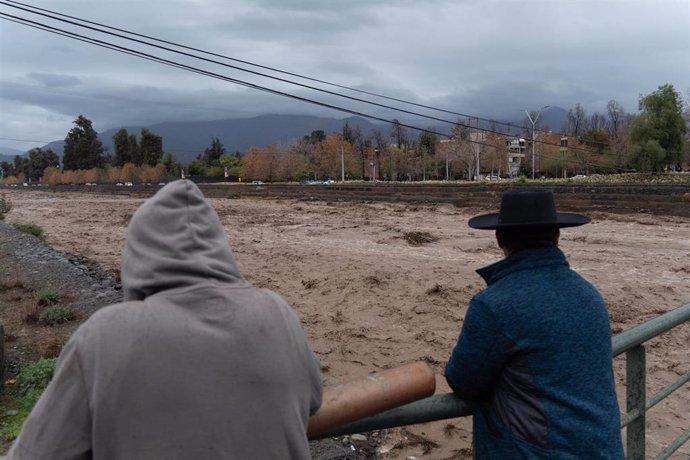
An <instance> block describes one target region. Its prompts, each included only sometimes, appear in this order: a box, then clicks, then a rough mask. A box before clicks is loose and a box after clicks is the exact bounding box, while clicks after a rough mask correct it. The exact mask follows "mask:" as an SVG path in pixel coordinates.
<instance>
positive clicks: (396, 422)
mask: <svg viewBox="0 0 690 460" xmlns="http://www.w3.org/2000/svg"><path fill="white" fill-rule="evenodd" d="M685 321H690V303H688V304H685V305H682V306H680V307H678V308H676V309H674V310H671V311H669V312H667V313H664V314H663V315H661V316H658V317H657V318H654V319H651V320H649V321H647V322H646V323H643V324H640V325H638V326H635V327H633V328H632V329H629V330H627V331H625V332H621V333H620V334H618V335H616V336H615V337H613V338H612V347H613V355H614V356H616V355H619V354H621V353H624V352H626V351H628V350H630V349H632V348H634V347H635V346H638V345H640V344H642V343H644V342H645V341H647V340H649V339H651V338H652V337H655V336H656V335H659V334H661V333H664V332H666V331H668V330H669V329H672V328H674V327H675V326H678V325H679V324H682V323H683V322H685ZM474 407H475V406H474V405H473V404H471V403H469V402H467V401H463V400H462V399H460V398H458V397H457V396H456V395H455V394H453V393H447V394H440V395H434V396H430V397H428V398H426V399H422V400H420V401H416V402H413V403H411V404H407V405H404V406H400V407H398V408H395V409H391V410H388V411H385V412H381V413H379V414H377V415H373V416H371V417H367V418H364V419H361V420H358V421H357V422H353V423H351V424H348V425H345V426H342V427H340V428H337V429H335V430H332V431H329V432H328V433H322V434H320V435H319V436H318V438H327V437H333V436H342V435H345V434H352V433H362V432H366V431H372V430H382V429H386V428H393V427H398V426H404V425H414V424H417V423H426V422H432V421H436V420H443V419H448V418H456V417H464V416H468V415H472V414H473V413H474ZM637 417H639V414H637ZM637 417H634V418H637Z"/></svg>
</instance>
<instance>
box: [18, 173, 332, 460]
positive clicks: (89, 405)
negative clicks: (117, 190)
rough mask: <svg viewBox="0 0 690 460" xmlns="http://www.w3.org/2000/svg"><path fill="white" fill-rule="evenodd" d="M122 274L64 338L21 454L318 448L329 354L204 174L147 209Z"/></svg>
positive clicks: (199, 455) (166, 454) (183, 454)
mask: <svg viewBox="0 0 690 460" xmlns="http://www.w3.org/2000/svg"><path fill="white" fill-rule="evenodd" d="M122 286H123V291H124V300H125V301H124V302H123V303H119V304H115V305H111V306H108V307H106V308H103V309H101V310H99V311H97V312H96V313H95V314H94V315H93V316H91V318H89V319H88V320H87V321H86V322H85V323H84V324H82V325H81V326H80V327H79V329H78V330H77V331H76V332H75V333H74V335H73V336H72V337H71V338H70V340H69V341H68V343H67V344H66V345H65V348H64V349H63V351H62V353H61V355H60V358H59V360H58V364H57V367H56V371H55V375H54V377H53V379H52V381H51V382H50V384H49V385H48V388H47V389H46V390H45V392H44V393H43V395H42V396H41V398H40V400H39V401H38V403H37V404H36V406H35V407H34V409H33V411H32V412H31V414H30V415H29V417H28V418H27V420H26V422H25V424H24V426H23V429H22V432H21V434H20V435H19V437H18V439H17V440H16V441H15V443H14V444H13V446H12V448H11V450H10V453H9V458H10V459H48V458H50V459H87V458H93V459H103V460H105V459H127V460H130V459H159V458H160V459H163V458H165V459H186V460H189V459H220V458H223V459H290V458H293V459H301V458H309V444H308V441H307V435H306V429H307V424H308V420H309V416H310V415H311V414H313V413H315V412H316V410H317V409H318V408H319V407H320V405H321V398H322V388H321V376H320V368H319V362H318V360H317V358H316V357H315V355H314V353H313V351H312V350H311V347H310V345H309V343H308V341H307V338H306V336H305V333H304V331H303V329H302V327H301V324H300V321H299V319H298V317H297V315H296V314H295V313H294V311H293V310H292V309H291V308H290V307H289V306H288V304H287V303H286V302H285V301H284V300H283V299H282V298H281V297H279V296H278V295H277V294H275V293H273V292H271V291H269V290H266V289H259V288H256V287H253V286H252V285H251V284H250V283H249V282H247V281H246V280H244V279H243V278H242V276H241V275H240V273H239V270H238V268H237V264H236V262H235V260H234V257H233V254H232V252H231V249H230V245H229V243H228V238H227V235H226V234H225V231H224V229H223V227H222V225H221V223H220V220H219V219H218V216H217V215H216V213H215V211H214V210H213V208H212V207H211V206H210V204H209V203H208V202H207V201H206V200H205V199H204V197H203V195H202V193H201V191H200V190H199V189H198V187H196V185H194V184H193V183H192V182H190V181H186V180H180V181H176V182H172V183H170V184H168V185H166V186H165V187H163V188H162V189H161V190H160V191H159V192H158V193H157V194H156V195H155V196H154V197H152V198H151V199H149V200H148V201H146V202H145V203H144V204H143V205H142V206H141V207H140V208H139V209H138V210H137V211H136V213H135V214H134V216H133V217H132V221H131V223H130V225H129V230H128V236H127V241H126V243H125V249H124V253H123V258H122Z"/></svg>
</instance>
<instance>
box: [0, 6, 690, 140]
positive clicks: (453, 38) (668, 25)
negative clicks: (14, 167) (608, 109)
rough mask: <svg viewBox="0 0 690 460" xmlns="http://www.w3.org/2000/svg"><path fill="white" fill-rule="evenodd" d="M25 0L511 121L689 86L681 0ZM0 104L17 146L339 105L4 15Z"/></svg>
mask: <svg viewBox="0 0 690 460" xmlns="http://www.w3.org/2000/svg"><path fill="white" fill-rule="evenodd" d="M0 1H2V2H4V1H5V0H0ZM26 1H27V2H30V4H31V5H33V6H37V7H40V8H46V9H50V10H52V11H56V12H59V13H63V14H67V15H71V16H76V17H79V18H82V19H87V20H91V21H95V22H99V23H103V24H105V25H109V26H114V27H118V28H122V29H127V30H131V31H134V32H138V33H142V34H146V35H152V36H154V37H157V38H162V39H165V40H169V41H173V42H176V43H180V44H183V45H187V46H191V47H195V48H201V49H204V50H208V51H212V52H215V53H219V54H222V55H225V56H229V57H232V58H235V59H241V60H245V61H250V62H252V63H257V64H261V65H265V66H270V67H274V68H278V69H281V70H285V71H289V72H293V73H298V74H301V75H305V76H309V77H312V78H318V79H321V80H326V81H329V82H333V83H338V84H341V85H346V86H349V87H354V88H358V89H364V90H367V91H372V92H376V93H383V94H385V95H388V96H392V97H396V98H400V99H405V100H410V101H413V102H417V103H421V104H425V105H430V106H434V107H439V108H443V109H446V110H451V111H455V112H460V113H466V114H472V115H478V116H483V117H503V118H513V119H519V118H520V111H521V109H528V110H533V109H534V110H536V109H539V108H540V107H542V106H545V105H551V106H560V107H563V108H565V109H569V108H571V107H573V106H574V105H575V104H576V103H580V104H582V105H583V107H584V108H585V110H586V111H587V113H588V115H589V114H591V113H592V112H594V111H602V112H603V111H604V110H605V106H606V103H607V102H608V101H609V100H610V99H615V100H617V101H618V102H620V103H621V104H622V105H623V108H624V109H625V110H626V111H628V112H636V111H637V102H638V99H639V96H640V94H648V93H650V92H652V91H654V90H656V89H657V88H658V87H659V86H660V85H662V84H665V83H671V84H673V85H674V86H675V87H676V89H677V90H678V91H679V92H680V93H681V94H682V95H683V97H684V98H687V97H688V94H689V92H690V0H644V1H637V0H619V1H606V0H579V1H578V0H571V1H565V0H564V1H554V0H544V1H531V0H523V1H512V0H503V1H497V0H495V1H492V0H427V1H418V0H397V1H393V0H348V1H343V2H336V1H326V0H246V1H238V0H148V1H141V0H111V1H107V2H103V1H93V0H50V1H48V0H33V1H32V0H26ZM0 12H3V13H6V14H11V15H15V16H21V17H23V18H27V19H31V20H34V21H38V22H41V23H44V24H48V25H50V26H52V27H59V28H63V29H68V30H72V31H76V32H77V33H80V34H83V35H86V36H89V37H94V38H98V39H100V40H105V41H109V42H113V43H117V44H120V45H121V46H126V47H129V48H135V49H138V50H141V51H144V52H147V53H149V54H153V55H156V56H160V57H164V58H166V59H171V60H175V61H177V62H181V63H184V64H186V65H192V66H195V67H200V68H202V69H204V70H207V71H210V72H214V73H219V74H222V75H224V76H227V77H231V78H235V79H238V80H243V81H246V82H249V83H253V84H257V85H261V86H265V87H269V88H271V89H276V90H279V91H284V92H288V93H291V94H295V95H299V96H302V97H307V98H310V99H314V100H318V101H323V102H327V103H331V104H334V105H338V106H343V107H347V108H350V109H353V110H356V111H361V112H364V113H370V114H376V115H380V116H383V117H387V118H396V117H397V118H399V119H401V120H408V119H410V117H409V116H408V115H405V114H400V113H391V112H390V111H386V110H382V109H381V108H376V107H371V106H367V105H364V104H362V103H356V102H353V101H346V100H343V99H340V98H335V97H332V96H328V95H324V94H319V93H315V92H313V91H308V90H305V89H300V88H296V87H294V86H291V85H287V84H285V83H280V82H276V81H273V80H270V79H266V78H262V77H259V76H256V75H251V74H247V73H244V72H240V71H237V70H233V69H229V68H224V67H221V66H218V65H214V64H210V63H204V62H201V61H198V60H194V59H191V58H186V57H183V56H179V55H174V54H170V53H168V52H165V51H161V50H155V49H151V48H150V47H146V46H143V45H137V44H134V43H131V42H126V41H123V40H118V39H116V38H114V37H109V36H106V35H102V34H98V33H97V32H94V31H89V30H85V29H80V28H76V27H74V26H70V25H68V24H61V23H58V22H56V21H52V20H50V19H47V18H45V17H40V16H36V15H34V14H30V13H27V12H26V11H21V10H17V9H15V8H12V7H9V6H7V5H4V4H0ZM234 64H235V65H242V64H237V63H234ZM243 66H244V65H243ZM244 67H247V66H244ZM253 70H255V71H260V72H266V71H264V70H261V69H258V68H253ZM282 78H288V79H293V80H297V79H296V78H294V77H290V76H286V75H282ZM300 81H301V82H303V83H306V84H311V85H315V83H313V82H311V83H310V82H308V81H303V80H300ZM319 86H321V87H324V88H327V89H329V90H331V91H337V92H345V90H342V89H337V88H333V87H325V86H323V85H319ZM349 94H352V95H354V96H357V97H360V98H365V99H374V98H373V97H371V96H367V95H361V94H359V95H357V94H354V93H349ZM380 102H382V103H384V104H388V105H395V106H400V105H401V104H400V103H394V102H390V101H380ZM408 109H410V110H415V111H420V110H422V109H419V108H411V107H408ZM425 112H426V113H431V112H428V111H425ZM0 113H1V119H0V146H3V147H12V148H17V149H20V150H27V149H29V148H32V147H35V146H40V145H43V144H45V142H44V141H52V140H56V139H64V137H65V135H66V134H67V132H68V131H69V129H70V128H71V126H72V121H73V120H74V119H75V118H76V117H77V116H78V115H79V114H83V115H85V116H86V117H87V118H89V119H91V120H92V121H93V123H94V127H95V128H96V130H97V131H103V130H105V129H109V128H116V127H120V126H125V125H139V124H154V123H158V122H163V121H180V120H213V119H222V118H235V117H247V116H254V115H259V114H266V113H299V114H316V115H323V116H333V117H337V118H342V117H345V116H348V114H345V113H341V112H337V111H335V110H332V109H324V108H319V107H316V106H314V105H311V104H307V103H304V102H298V101H294V100H290V99H287V98H284V97H280V96H276V95H271V94H266V93H264V92H260V91H257V90H255V89H249V88H246V87H242V86H238V85H236V84H233V83H229V82H226V81H221V80H218V79H213V78H209V77H207V76H203V75H198V74H194V73H190V72H187V71H183V70H179V69H176V68H173V67H169V66H165V65H161V64H158V63H154V62H150V61H146V60H142V59H140V58H137V57H133V56H129V55H125V54H122V53H118V52H115V51H111V50H107V49H103V48H99V47H96V46H94V45H90V44H86V43H83V42H79V41H75V40H72V39H70V38H65V37H61V36H57V35H54V34H51V33H48V32H45V31H41V30H37V29H34V28H30V27H27V26H25V25H19V24H16V23H12V22H8V21H6V20H4V19H3V20H0ZM435 115H436V116H440V117H442V118H449V117H450V118H451V119H455V118H457V117H455V116H454V115H448V114H445V115H444V114H438V113H436V114H435ZM429 124H431V122H429ZM9 139H18V140H9ZM22 141H34V142H22ZM35 141H38V142H35Z"/></svg>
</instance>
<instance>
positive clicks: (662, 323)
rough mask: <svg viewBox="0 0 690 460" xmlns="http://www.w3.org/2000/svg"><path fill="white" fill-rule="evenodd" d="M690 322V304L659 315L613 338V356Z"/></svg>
mask: <svg viewBox="0 0 690 460" xmlns="http://www.w3.org/2000/svg"><path fill="white" fill-rule="evenodd" d="M685 321H690V303H686V304H685V305H681V306H680V307H678V308H675V309H673V310H671V311H669V312H666V313H664V314H663V315H659V316H657V317H656V318H653V319H650V320H649V321H647V322H644V323H642V324H640V325H638V326H635V327H633V328H632V329H628V330H627V331H623V332H621V333H620V334H618V335H616V336H615V337H613V339H612V341H611V343H612V345H613V356H618V355H620V354H621V353H625V352H626V351H628V350H630V349H632V348H634V347H636V346H637V345H640V344H642V343H644V342H646V341H647V340H649V339H651V338H653V337H656V336H657V335H659V334H663V333H664V332H666V331H668V330H669V329H673V328H674V327H676V326H678V325H680V324H682V323H684V322H685Z"/></svg>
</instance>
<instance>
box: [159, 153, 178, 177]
mask: <svg viewBox="0 0 690 460" xmlns="http://www.w3.org/2000/svg"><path fill="white" fill-rule="evenodd" d="M162 162H163V166H165V170H166V171H167V172H168V175H169V176H170V177H174V178H179V177H180V169H181V168H182V165H181V164H180V163H179V162H178V161H177V158H175V155H173V154H172V153H170V152H166V154H165V155H163V161H162Z"/></svg>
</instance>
